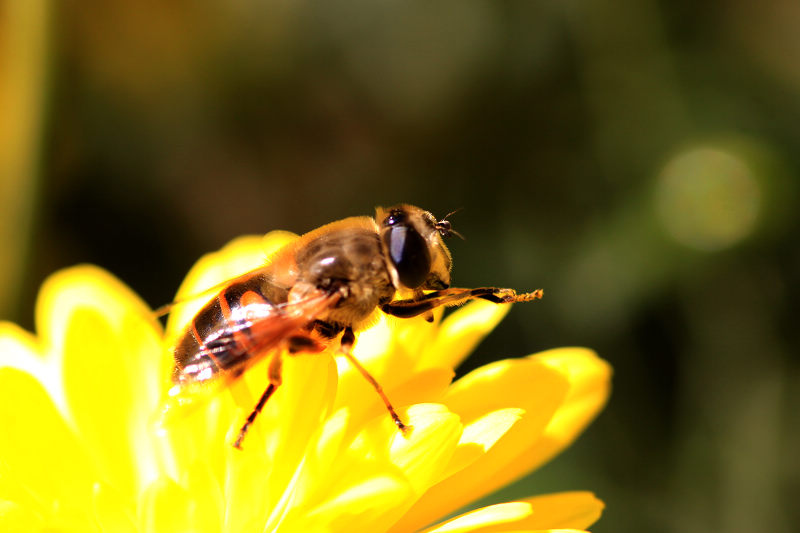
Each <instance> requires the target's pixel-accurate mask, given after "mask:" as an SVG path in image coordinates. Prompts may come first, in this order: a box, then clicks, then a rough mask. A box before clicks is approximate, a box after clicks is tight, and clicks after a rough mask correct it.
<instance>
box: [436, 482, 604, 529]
mask: <svg viewBox="0 0 800 533" xmlns="http://www.w3.org/2000/svg"><path fill="white" fill-rule="evenodd" d="M603 507H604V505H603V502H601V501H600V500H598V499H597V498H596V497H595V496H594V495H593V494H592V493H590V492H562V493H558V494H547V495H544V496H536V497H533V498H526V499H525V500H522V501H518V502H508V503H500V504H497V505H490V506H488V507H483V508H481V509H475V510H473V511H469V512H468V513H464V514H462V515H459V516H457V517H455V518H452V519H450V520H448V521H446V522H444V523H442V524H439V525H437V526H434V527H432V528H430V529H426V530H425V533H445V532H446V533H462V532H467V531H469V532H473V533H474V532H480V533H494V532H501V531H534V530H553V529H571V530H582V529H584V528H587V527H589V526H590V525H592V524H593V523H594V522H596V521H597V519H598V518H600V514H601V513H602V511H603Z"/></svg>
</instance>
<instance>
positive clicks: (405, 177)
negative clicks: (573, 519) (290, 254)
mask: <svg viewBox="0 0 800 533" xmlns="http://www.w3.org/2000/svg"><path fill="white" fill-rule="evenodd" d="M798 27H800V3H798V2H796V1H795V0H776V1H774V2H768V3H757V2H751V1H749V0H727V1H725V0H722V1H716V2H714V1H712V2H703V3H695V2H689V1H686V0H678V1H675V2H654V1H652V0H622V1H619V2H612V3H606V2H599V1H586V2H575V1H569V2H556V1H551V2H546V1H544V2H533V1H530V2H522V1H520V2H505V1H494V2H490V1H484V2H475V1H466V0H459V1H440V2H430V3H429V2H398V1H381V2H374V1H366V0H361V1H358V0H355V1H336V0H334V1H328V2H317V3H305V2H267V1H259V2H256V1H247V0H232V1H219V0H217V1H211V0H205V1H203V0H200V1H197V0H194V1H186V0H178V1H173V2H156V1H152V0H139V1H136V2H134V1H132V0H104V1H95V0H86V1H84V2H81V3H70V2H61V3H56V2H48V1H46V0H6V1H5V2H4V3H3V4H2V10H0V68H1V69H2V70H0V195H2V196H0V198H1V199H2V200H3V209H2V213H0V239H2V240H0V244H2V247H0V312H1V313H2V314H1V316H0V318H10V319H12V320H15V321H17V322H20V323H22V324H23V325H25V326H26V327H29V328H30V327H32V307H33V302H34V299H35V295H36V291H37V287H38V285H39V284H40V283H41V282H42V280H43V279H44V278H45V276H46V275H47V274H48V273H50V272H52V271H53V270H56V269H58V268H61V267H64V266H68V265H72V264H75V263H79V262H92V263H96V264H99V265H102V266H103V267H105V268H107V269H109V270H111V271H112V272H114V273H115V274H116V275H117V276H119V277H120V278H122V279H123V280H124V281H125V282H126V283H128V284H129V285H130V286H131V287H133V288H134V290H136V291H137V292H138V293H140V294H142V295H143V297H144V298H145V299H146V300H147V301H148V303H149V304H150V305H152V306H157V305H159V304H162V303H165V302H167V301H169V300H170V299H171V298H172V295H173V294H174V291H175V290H176V288H177V286H178V284H179V283H180V281H181V279H182V277H183V275H184V274H185V272H186V271H187V269H188V268H189V267H190V266H191V264H192V263H193V262H194V261H195V260H196V259H197V258H198V257H199V256H200V255H201V254H202V253H204V252H206V251H210V250H213V249H216V248H218V247H219V246H221V245H222V244H224V243H225V242H226V241H228V240H230V239H231V238H232V237H234V236H237V235H240V234H245V233H264V232H266V231H267V230H270V229H274V228H283V229H289V230H293V231H296V232H303V231H306V230H309V229H312V228H314V227H317V226H319V225H321V224H323V223H325V222H328V221H331V220H335V219H339V218H343V217H345V216H350V215H356V214H372V213H373V208H374V206H376V205H381V204H391V203H396V202H400V201H405V202H411V203H415V204H417V205H420V206H423V207H425V208H427V209H430V210H432V211H433V212H434V213H437V214H439V215H443V214H445V213H447V212H449V211H451V210H453V209H456V208H459V207H463V211H460V212H459V213H458V214H456V215H454V217H453V218H452V221H453V224H454V227H455V228H456V229H457V230H458V231H459V232H461V233H463V234H464V235H465V236H466V237H467V240H466V241H465V242H461V241H457V240H456V241H454V242H453V243H452V245H451V249H452V251H453V255H454V262H455V269H454V283H455V284H456V285H460V286H478V285H487V284H492V285H499V286H508V287H516V288H519V289H533V288H537V287H542V288H544V289H545V299H544V300H543V301H541V302H537V303H535V304H525V305H518V306H516V307H515V308H514V310H513V312H512V313H511V314H510V316H509V318H508V319H506V321H505V322H504V323H503V324H502V325H501V326H500V327H499V329H498V330H497V331H496V332H495V333H494V334H493V335H492V336H491V337H490V338H488V339H487V340H486V341H485V342H484V343H483V344H482V345H481V347H480V349H479V351H478V352H477V353H476V354H475V356H474V357H473V358H471V359H470V360H469V361H468V362H467V368H465V369H462V370H466V369H468V368H472V367H475V366H477V365H479V364H481V363H483V362H485V361H487V360H490V359H495V358H498V357H504V356H520V355H524V354H526V353H530V352H535V351H539V350H542V349H546V348H551V347H556V346H564V345H585V346H589V347H592V348H594V349H596V350H597V351H598V352H599V353H600V354H601V355H602V356H603V357H605V358H607V359H608V360H609V361H610V362H611V363H612V364H613V365H614V368H615V377H614V393H613V396H612V399H611V403H610V405H609V406H608V408H607V409H606V411H605V412H604V413H603V414H602V415H601V417H600V418H599V419H598V420H597V421H596V422H595V423H594V424H593V425H592V426H591V427H590V428H589V430H588V431H587V432H586V434H585V435H583V436H582V437H581V438H580V439H579V440H578V441H577V442H576V444H575V445H574V446H573V447H572V448H570V449H569V450H568V451H567V452H565V453H564V454H563V455H561V456H560V457H558V458H557V459H556V460H555V461H554V462H553V463H551V464H549V465H548V466H546V467H545V468H543V469H542V470H540V471H539V472H537V473H535V475H533V476H532V477H530V478H529V479H525V480H523V481H521V482H519V483H518V484H516V485H514V486H513V487H511V488H509V489H507V490H506V491H504V493H502V494H499V495H496V496H495V497H494V498H493V499H492V500H491V501H500V500H503V499H508V498H513V497H518V496H523V495H528V494H532V493H542V492H550V491H556V490H570V489H590V490H594V491H596V492H597V494H598V495H599V496H600V497H601V498H602V499H603V500H605V501H606V503H607V505H608V507H607V510H606V513H605V515H604V517H603V518H602V519H601V521H600V522H599V523H598V524H597V525H596V526H595V527H594V528H593V530H594V531H596V532H598V533H603V532H617V531H648V532H672V531H675V532H678V531H680V532H695V531H697V532H701V531H702V532H706V531H709V530H710V531H724V532H748V533H749V532H753V531H771V532H778V533H779V532H784V531H786V532H788V531H796V528H797V526H796V524H797V523H799V522H800V505H797V504H798V499H800V460H799V457H798V452H797V450H800V420H798V406H800V397H799V393H798V387H797V384H798V380H799V378H800V368H799V366H800V365H798V356H797V354H798V345H799V344H800V335H798V328H797V325H798V324H797V321H798V316H800V299H798V296H799V295H800V284H799V283H798V278H799V277H800V250H798V246H797V238H796V235H797V232H798V228H799V227H800V218H799V217H798V214H797V207H798V188H797V180H798V171H800V61H798V58H800V33H798V31H797V28H798Z"/></svg>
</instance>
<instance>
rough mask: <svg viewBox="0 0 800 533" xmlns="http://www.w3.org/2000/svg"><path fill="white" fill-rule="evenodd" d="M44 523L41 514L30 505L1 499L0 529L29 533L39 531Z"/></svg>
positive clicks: (15, 532)
mask: <svg viewBox="0 0 800 533" xmlns="http://www.w3.org/2000/svg"><path fill="white" fill-rule="evenodd" d="M43 525H44V524H43V521H42V518H41V516H39V515H38V514H36V513H35V512H33V510H32V509H31V508H30V507H28V506H25V505H20V504H18V503H15V502H12V501H7V500H3V499H0V531H3V532H4V533H28V532H30V531H39V530H40V529H41V528H42V526H43Z"/></svg>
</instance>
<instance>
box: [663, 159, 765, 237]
mask: <svg viewBox="0 0 800 533" xmlns="http://www.w3.org/2000/svg"><path fill="white" fill-rule="evenodd" d="M655 201H656V209H657V212H658V216H659V218H660V220H661V223H662V224H663V225H664V227H665V229H666V231H667V233H669V235H670V236H671V237H672V238H673V239H675V240H676V241H677V242H679V243H681V244H683V245H685V246H689V247H691V248H695V249H698V250H704V251H718V250H722V249H724V248H728V247H730V246H733V245H735V244H737V243H738V242H740V241H741V240H742V239H744V238H746V237H747V236H748V235H749V234H750V233H751V232H752V231H753V228H754V227H755V223H756V219H757V218H758V212H759V208H760V206H761V190H760V188H759V185H758V182H757V181H756V179H755V176H754V175H753V171H752V170H751V169H750V168H749V167H748V165H747V164H745V162H744V161H742V159H741V158H739V157H737V156H736V155H735V154H733V153H731V152H727V151H723V150H719V149H716V148H694V149H691V150H687V151H684V152H681V153H679V154H678V155H676V156H675V157H673V158H672V159H671V160H670V161H669V162H668V163H667V164H666V165H665V166H664V168H663V170H662V171H661V173H660V175H659V176H658V183H657V188H656V197H655Z"/></svg>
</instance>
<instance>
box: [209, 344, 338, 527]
mask: <svg viewBox="0 0 800 533" xmlns="http://www.w3.org/2000/svg"><path fill="white" fill-rule="evenodd" d="M257 370H258V367H255V368H253V369H252V370H251V373H253V372H255V371H257ZM262 375H263V376H264V378H262V382H261V386H262V387H265V386H266V381H267V380H266V373H264V374H262ZM254 390H255V389H254ZM261 392H262V391H258V392H257V395H260V394H261ZM335 395H336V365H335V363H334V361H333V358H332V357H331V356H330V355H329V354H327V353H323V354H319V355H314V356H297V357H286V358H285V359H284V363H283V384H282V385H281V386H280V387H279V388H278V389H277V390H276V392H275V394H274V395H273V396H272V397H271V398H270V400H269V401H268V402H267V404H266V405H265V406H264V409H263V411H262V412H261V414H260V415H259V417H258V418H257V419H256V422H255V424H254V425H253V426H252V428H251V431H250V432H249V433H248V434H247V438H246V439H245V441H244V445H243V446H244V450H243V451H240V450H236V449H234V448H233V447H232V446H230V442H232V441H233V439H234V438H235V435H236V433H237V432H238V431H239V427H240V425H241V422H242V421H243V420H244V417H245V416H246V415H247V414H249V412H250V410H251V409H252V407H253V405H248V406H247V408H246V409H245V410H243V411H242V410H240V411H238V415H237V416H236V417H235V418H234V419H233V420H235V422H234V423H233V425H232V426H231V431H230V433H229V434H228V437H227V439H225V441H224V443H223V445H224V447H225V454H226V468H225V470H224V475H225V478H224V480H223V481H222V484H223V487H224V488H223V490H224V499H225V502H226V504H227V506H228V507H227V509H226V511H225V516H226V524H225V529H226V530H228V531H242V530H245V529H246V527H247V524H255V525H257V527H258V528H259V529H262V528H267V529H270V528H271V526H269V524H272V523H274V522H279V521H280V519H281V517H282V515H283V514H284V508H285V505H286V503H287V501H288V496H289V495H290V494H291V492H292V491H293V490H294V489H293V486H294V484H295V483H296V478H297V476H298V475H299V474H298V470H299V469H300V468H302V467H303V464H304V461H305V456H306V454H307V453H308V451H309V450H310V449H312V448H310V447H311V446H313V445H314V439H313V437H314V435H316V434H317V433H318V431H319V429H320V427H322V425H323V421H324V420H325V419H326V418H327V416H328V415H329V413H330V410H331V407H332V405H333V400H334V397H335ZM218 437H219V435H218ZM264 524H268V526H265V525H264Z"/></svg>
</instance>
